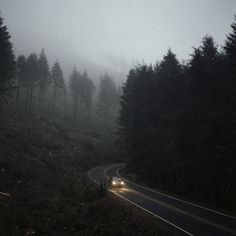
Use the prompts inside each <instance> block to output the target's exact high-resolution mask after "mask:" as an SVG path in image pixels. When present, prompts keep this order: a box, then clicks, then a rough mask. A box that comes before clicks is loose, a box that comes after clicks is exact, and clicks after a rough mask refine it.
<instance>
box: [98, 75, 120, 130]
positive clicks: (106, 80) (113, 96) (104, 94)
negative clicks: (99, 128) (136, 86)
mask: <svg viewBox="0 0 236 236" xmlns="http://www.w3.org/2000/svg"><path fill="white" fill-rule="evenodd" d="M118 100H119V97H118V92H117V88H116V85H115V83H114V80H113V79H112V77H110V76H109V75H108V74H107V73H105V74H104V75H103V76H101V77H100V84H99V94H98V104H97V115H98V118H99V121H100V122H101V123H102V124H103V125H106V126H107V128H109V129H110V128H112V127H113V126H114V119H115V118H116V117H117V114H118V111H117V106H116V104H117V101H118Z"/></svg>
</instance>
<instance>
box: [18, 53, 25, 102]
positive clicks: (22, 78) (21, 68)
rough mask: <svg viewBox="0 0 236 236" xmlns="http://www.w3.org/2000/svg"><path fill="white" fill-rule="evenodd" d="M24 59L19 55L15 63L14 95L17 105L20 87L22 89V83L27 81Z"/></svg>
mask: <svg viewBox="0 0 236 236" xmlns="http://www.w3.org/2000/svg"><path fill="white" fill-rule="evenodd" d="M26 69H27V68H26V58H25V56H23V55H21V56H19V57H18V58H17V63H16V72H17V79H18V84H17V93H16V104H17V105H18V103H19V99H20V92H21V89H22V87H24V85H25V84H24V83H25V81H26V80H27V70H26Z"/></svg>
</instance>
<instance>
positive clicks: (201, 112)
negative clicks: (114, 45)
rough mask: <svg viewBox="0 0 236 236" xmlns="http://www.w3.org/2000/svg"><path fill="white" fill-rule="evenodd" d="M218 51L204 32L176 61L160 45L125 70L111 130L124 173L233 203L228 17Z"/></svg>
mask: <svg viewBox="0 0 236 236" xmlns="http://www.w3.org/2000/svg"><path fill="white" fill-rule="evenodd" d="M231 27H232V33H230V34H229V35H228V36H227V39H226V42H225V46H224V48H223V50H222V49H221V48H219V46H218V45H216V43H215V42H214V39H213V38H212V37H211V36H209V35H206V36H205V37H204V38H203V39H202V43H201V45H200V46H199V47H198V48H194V49H193V52H192V54H191V59H190V60H189V61H188V62H187V63H181V62H179V61H178V60H177V58H176V55H175V54H174V53H173V52H172V51H171V50H168V52H167V54H166V55H165V56H164V57H163V59H162V60H161V61H160V62H158V63H156V65H154V66H153V65H146V64H139V65H138V66H136V67H135V68H134V69H132V70H130V72H129V75H128V78H127V81H126V83H125V84H124V86H123V94H122V96H121V110H120V116H119V125H120V128H119V134H120V135H121V137H122V138H123V140H124V145H123V147H124V150H125V151H126V156H127V157H128V163H129V168H130V171H134V172H136V173H138V174H139V175H140V176H142V178H143V179H145V180H146V181H148V182H149V183H151V184H152V185H155V186H157V187H159V188H160V189H162V190H163V191H169V192H172V193H177V194H180V195H183V196H186V197H190V198H193V199H195V200H198V201H206V202H210V203H211V204H215V205H218V206H221V207H225V208H227V209H234V210H235V209H236V208H235V207H236V205H235V197H236V191H235V189H236V186H235V179H236V175H235V173H236V161H235V154H236V142H235V141H236V110H235V107H236V106H235V105H236V103H235V102H236V97H235V94H236V83H235V81H236V73H235V71H236V54H235V52H236V51H235V49H236V18H235V22H234V23H233V24H232V26H231Z"/></svg>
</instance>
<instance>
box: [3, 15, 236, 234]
mask: <svg viewBox="0 0 236 236" xmlns="http://www.w3.org/2000/svg"><path fill="white" fill-rule="evenodd" d="M231 30H232V31H231V32H230V33H229V34H228V35H227V36H226V39H225V43H224V45H223V46H219V45H217V43H216V42H215V41H214V38H213V37H212V36H211V35H208V34H207V35H205V36H204V37H203V38H202V41H201V45H200V46H199V47H194V48H193V49H192V53H191V55H190V59H188V60H185V61H184V60H183V61H180V60H178V57H177V55H176V54H175V53H174V52H173V51H172V50H171V48H170V49H169V50H168V51H167V53H166V54H165V55H164V56H163V58H162V59H161V60H158V61H157V62H156V63H155V64H146V63H140V64H137V65H136V66H135V67H134V68H132V69H131V70H130V71H129V73H128V75H127V78H126V81H125V82H124V83H123V85H122V86H120V85H119V84H117V83H116V82H115V80H114V79H113V78H112V75H110V74H109V73H107V72H104V73H103V74H101V75H98V77H99V83H98V84H96V83H95V82H94V78H91V77H90V74H89V73H88V72H87V71H86V69H83V70H81V69H80V70H79V69H78V68H77V67H76V66H74V65H71V66H72V67H73V66H74V67H73V69H72V70H71V72H70V74H69V76H67V75H65V73H64V71H63V64H61V63H60V60H59V59H58V60H56V61H55V62H54V63H53V64H52V65H50V63H49V61H48V59H47V51H46V50H45V49H42V50H41V51H40V52H39V53H35V52H32V53H30V54H27V55H25V54H20V55H16V54H15V52H14V47H13V46H14V45H13V44H12V43H11V35H10V33H9V31H8V28H7V26H6V25H5V24H4V19H3V18H2V17H0V200H1V202H0V234H1V233H2V232H3V233H4V235H35V234H36V235H78V232H81V233H84V235H104V232H106V233H107V235H113V232H114V231H116V235H139V234H138V233H140V232H144V231H143V230H144V229H145V230H146V232H147V233H146V235H154V234H155V235H172V231H171V230H169V228H168V227H167V226H166V225H165V226H164V234H162V233H163V232H162V230H163V229H161V230H160V228H159V226H160V224H159V222H154V223H153V222H152V224H151V225H152V227H149V223H150V219H149V218H148V217H147V216H145V217H144V218H142V217H143V215H142V214H143V213H141V212H140V211H137V209H136V210H135V209H134V207H131V206H130V205H128V204H127V205H126V207H125V208H122V206H123V205H122V204H121V203H120V202H119V203H114V202H115V201H113V200H114V199H112V198H110V197H108V196H105V197H104V196H100V195H101V193H100V192H99V189H98V187H95V186H94V185H92V184H91V183H90V182H89V181H88V179H87V172H88V170H89V169H90V168H92V167H94V166H97V165H101V164H110V163H120V162H126V163H127V167H126V170H125V174H126V176H128V175H129V174H134V175H135V176H136V177H137V178H136V181H139V182H141V183H144V184H146V185H148V186H151V187H153V188H155V189H158V190H159V191H161V192H164V193H168V194H171V195H174V196H179V197H182V198H184V199H190V200H191V201H194V202H198V203H202V204H205V205H206V206H211V207H212V208H214V209H219V210H223V211H226V212H229V213H230V214H233V213H235V212H236V202H235V199H236V181H235V180H236V161H235V156H236V16H235V21H234V22H233V23H232V25H231ZM75 64H76V63H75ZM104 198H105V200H104ZM107 202H108V204H107ZM113 204H114V205H113ZM121 205H122V206H121ZM104 206H105V207H104ZM110 212H112V217H111V216H110ZM137 212H138V214H137ZM45 216H46V217H45ZM113 219H116V220H117V221H116V220H113ZM130 219H132V220H130ZM143 219H144V220H143ZM107 222H109V224H108V223H107ZM117 222H118V223H117ZM91 225H92V227H91ZM131 229H132V230H131ZM133 229H135V230H133ZM166 230H167V231H168V233H165V232H166ZM52 232H53V233H52ZM141 235H142V234H141Z"/></svg>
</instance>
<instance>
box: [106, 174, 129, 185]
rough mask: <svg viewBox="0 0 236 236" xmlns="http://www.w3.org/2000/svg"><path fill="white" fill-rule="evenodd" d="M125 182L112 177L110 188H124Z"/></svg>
mask: <svg viewBox="0 0 236 236" xmlns="http://www.w3.org/2000/svg"><path fill="white" fill-rule="evenodd" d="M124 185H125V182H124V181H123V180H122V179H121V178H119V177H115V176H113V177H111V178H110V179H109V186H111V187H124Z"/></svg>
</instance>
